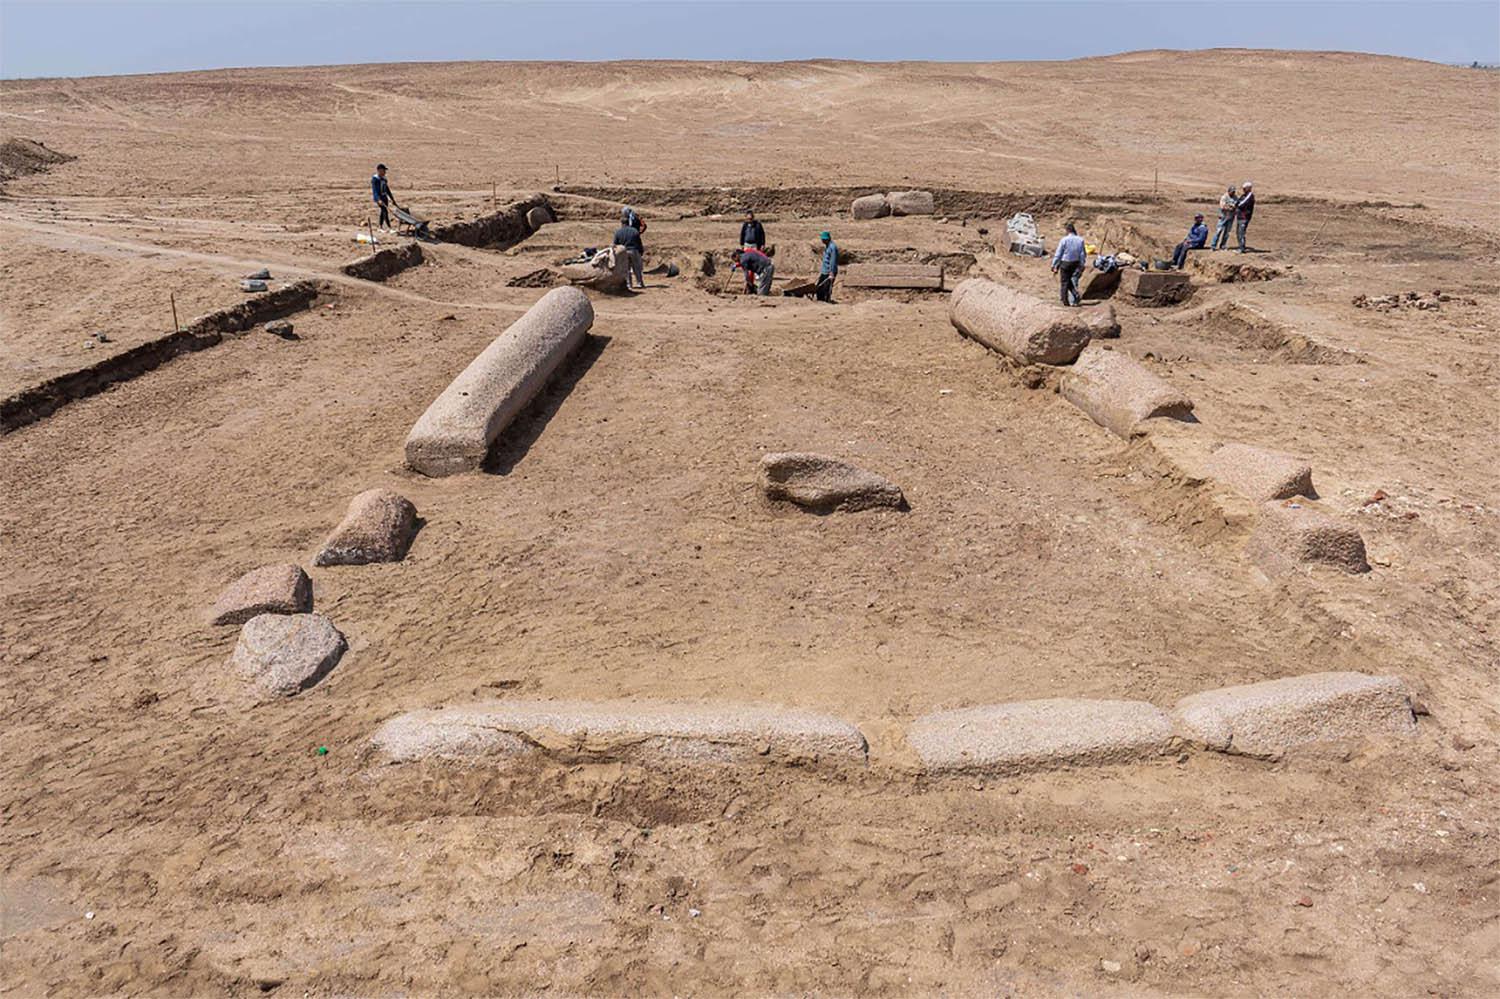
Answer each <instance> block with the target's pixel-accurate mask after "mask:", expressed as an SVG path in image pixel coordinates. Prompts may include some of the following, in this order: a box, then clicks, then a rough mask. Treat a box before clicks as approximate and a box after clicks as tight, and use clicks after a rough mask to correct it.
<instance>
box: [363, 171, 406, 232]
mask: <svg viewBox="0 0 1500 999" xmlns="http://www.w3.org/2000/svg"><path fill="white" fill-rule="evenodd" d="M370 197H371V198H373V199H374V201H375V203H376V204H377V205H379V206H380V228H382V229H389V228H390V227H391V212H390V209H389V208H387V207H386V206H387V205H388V204H390V205H396V196H395V195H394V194H392V193H391V185H390V182H389V181H387V180H386V179H385V164H384V163H382V164H380V165H379V166H377V167H376V168H375V175H374V176H372V177H371V178H370ZM396 207H397V208H400V207H401V206H400V205H396Z"/></svg>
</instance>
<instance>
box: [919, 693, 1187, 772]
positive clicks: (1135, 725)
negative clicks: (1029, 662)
mask: <svg viewBox="0 0 1500 999" xmlns="http://www.w3.org/2000/svg"><path fill="white" fill-rule="evenodd" d="M907 742H908V743H909V744H910V745H911V747H912V748H913V749H914V750H916V753H917V756H918V757H919V758H920V759H921V761H922V766H923V768H924V769H926V770H928V771H930V772H934V773H956V772H976V773H1023V772H1027V771H1032V770H1048V769H1054V768H1057V767H1063V766H1071V765H1076V764H1099V763H1119V762H1125V761H1130V760H1140V759H1146V758H1149V757H1152V756H1158V755H1160V754H1161V753H1163V752H1165V751H1166V750H1167V749H1168V747H1169V746H1170V745H1171V742H1172V725H1171V722H1170V721H1169V719H1168V718H1167V715H1166V713H1165V712H1163V711H1162V710H1161V709H1160V708H1157V707H1155V706H1153V705H1151V704H1147V703H1145V702H1144V701H1093V700H1075V699H1071V698H1053V699H1048V700H1039V701H1016V702H1013V703H1009V704H987V705H982V706H979V707H972V708H959V709H956V710H953V711H939V712H935V713H933V714H929V715H923V716H922V717H920V718H918V719H917V720H916V721H914V722H912V724H911V727H910V728H909V729H908V730H907Z"/></svg>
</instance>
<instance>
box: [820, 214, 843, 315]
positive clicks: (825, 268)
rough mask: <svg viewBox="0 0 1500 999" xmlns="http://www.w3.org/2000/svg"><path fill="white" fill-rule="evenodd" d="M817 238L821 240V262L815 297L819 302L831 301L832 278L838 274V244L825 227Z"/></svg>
mask: <svg viewBox="0 0 1500 999" xmlns="http://www.w3.org/2000/svg"><path fill="white" fill-rule="evenodd" d="M818 238H819V239H821V240H822V241H823V262H822V264H820V265H819V267H818V290H817V293H816V296H815V297H816V298H817V300H818V301H820V302H831V301H833V279H834V278H836V277H838V274H839V245H838V244H837V243H835V242H834V241H833V236H831V235H830V234H829V232H828V230H827V229H824V230H823V231H822V232H820V233H818Z"/></svg>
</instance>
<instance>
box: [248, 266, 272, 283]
mask: <svg viewBox="0 0 1500 999" xmlns="http://www.w3.org/2000/svg"><path fill="white" fill-rule="evenodd" d="M245 280H247V281H269V280H271V272H270V270H269V269H268V268H265V267H262V268H261V269H260V270H258V271H256V272H255V273H254V274H246V275H245Z"/></svg>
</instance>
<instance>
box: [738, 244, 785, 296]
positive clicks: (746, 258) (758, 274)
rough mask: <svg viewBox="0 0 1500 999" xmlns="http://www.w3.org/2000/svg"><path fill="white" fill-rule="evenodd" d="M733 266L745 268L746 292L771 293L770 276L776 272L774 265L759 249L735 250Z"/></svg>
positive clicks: (749, 293)
mask: <svg viewBox="0 0 1500 999" xmlns="http://www.w3.org/2000/svg"><path fill="white" fill-rule="evenodd" d="M734 266H735V267H742V268H744V270H745V293H746V294H748V295H769V294H771V276H772V275H773V274H775V273H776V265H775V264H773V263H772V262H771V258H770V257H768V256H766V255H765V254H764V253H761V252H760V251H759V250H735V251H734Z"/></svg>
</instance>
